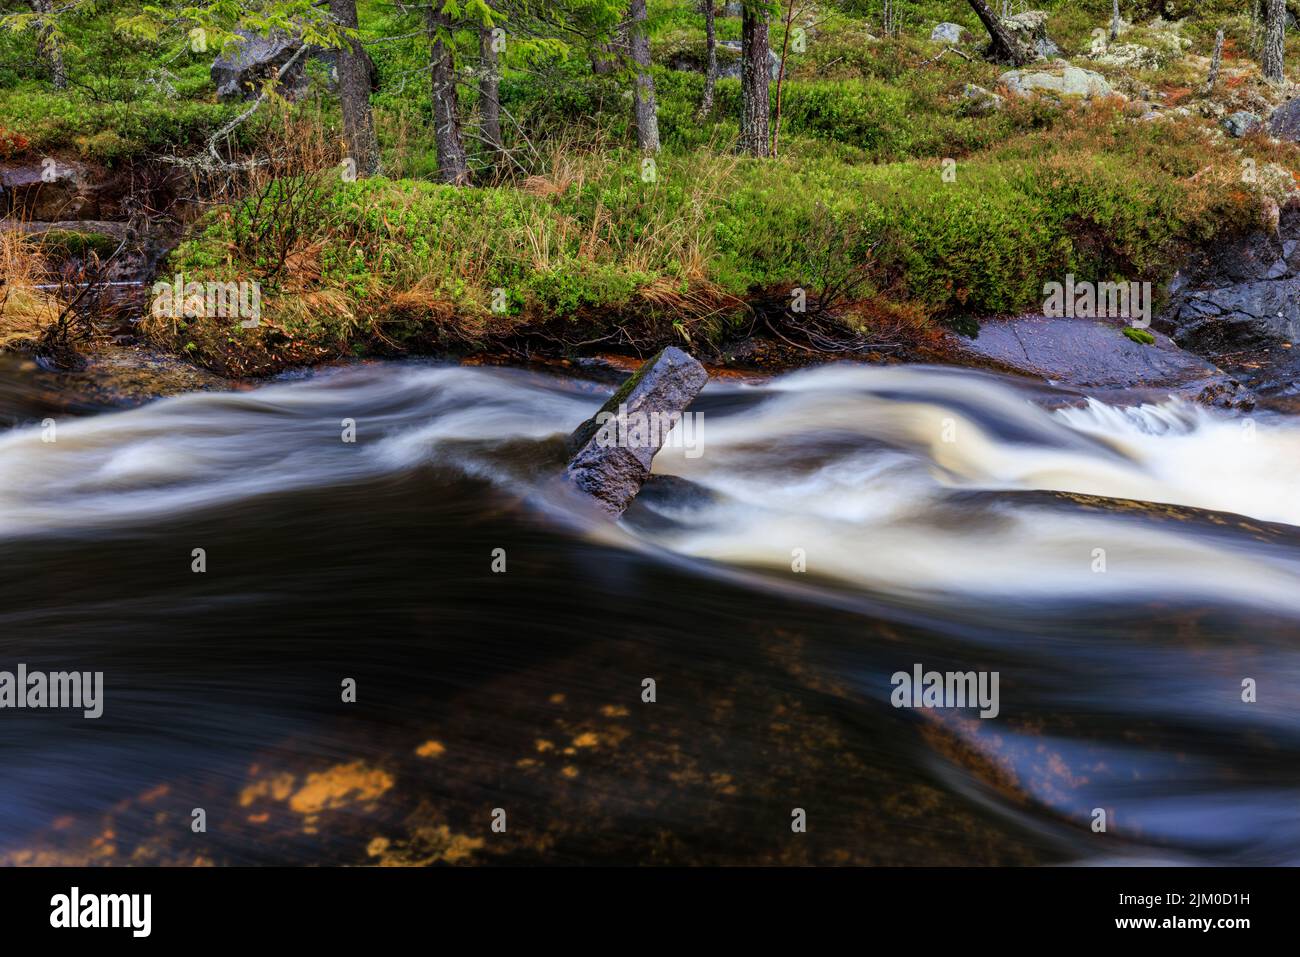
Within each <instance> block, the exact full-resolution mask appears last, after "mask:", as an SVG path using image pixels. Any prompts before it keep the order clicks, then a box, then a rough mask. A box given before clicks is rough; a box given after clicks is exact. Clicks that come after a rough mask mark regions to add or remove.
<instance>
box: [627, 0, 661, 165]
mask: <svg viewBox="0 0 1300 957" xmlns="http://www.w3.org/2000/svg"><path fill="white" fill-rule="evenodd" d="M645 2H646V0H632V3H631V5H630V6H629V7H628V11H627V19H628V23H629V24H630V30H629V33H630V39H631V47H632V62H633V63H635V64H636V89H635V92H634V93H633V102H634V106H635V109H636V144H637V146H639V147H640V148H641V152H643V153H658V152H659V109H658V107H657V106H656V105H655V78H654V74H653V73H651V72H650V36H649V34H648V33H647V32H646V27H645Z"/></svg>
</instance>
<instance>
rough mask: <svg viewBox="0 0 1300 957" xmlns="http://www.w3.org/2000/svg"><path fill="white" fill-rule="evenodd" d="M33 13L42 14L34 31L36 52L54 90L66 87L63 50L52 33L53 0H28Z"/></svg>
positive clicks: (66, 72)
mask: <svg viewBox="0 0 1300 957" xmlns="http://www.w3.org/2000/svg"><path fill="white" fill-rule="evenodd" d="M28 2H29V3H30V5H31V8H32V10H33V11H34V12H35V13H39V14H43V16H42V17H41V20H40V26H39V27H37V31H36V52H37V53H38V54H39V55H40V57H41V59H42V60H44V61H45V71H46V73H48V74H49V77H50V83H52V84H53V85H54V88H55V89H56V90H66V89H67V88H68V71H67V68H66V67H65V66H64V65H63V51H62V50H60V49H59V38H58V37H57V36H55V34H54V0H28Z"/></svg>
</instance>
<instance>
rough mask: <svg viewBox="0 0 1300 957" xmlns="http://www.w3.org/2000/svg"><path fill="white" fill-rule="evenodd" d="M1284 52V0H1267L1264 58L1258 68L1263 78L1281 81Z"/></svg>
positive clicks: (1276, 81)
mask: <svg viewBox="0 0 1300 957" xmlns="http://www.w3.org/2000/svg"><path fill="white" fill-rule="evenodd" d="M1285 52H1286V0H1268V11H1267V14H1266V16H1265V19H1264V58H1263V63H1262V64H1261V65H1260V68H1261V70H1262V72H1263V74H1264V79H1266V80H1268V81H1269V82H1270V83H1281V82H1282V80H1283V79H1285V76H1286V74H1285V70H1284V68H1283V62H1282V61H1283V56H1284V54H1285Z"/></svg>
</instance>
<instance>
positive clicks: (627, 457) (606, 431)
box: [565, 346, 709, 516]
mask: <svg viewBox="0 0 1300 957" xmlns="http://www.w3.org/2000/svg"><path fill="white" fill-rule="evenodd" d="M708 381H709V374H708V373H707V372H706V371H705V370H704V366H702V365H700V363H699V362H697V361H696V360H695V359H694V358H692V357H691V356H689V355H687V354H686V353H685V352H683V351H682V350H681V349H678V348H676V347H674V346H669V347H668V348H667V349H664V350H663V351H662V352H660V353H659V354H658V355H656V356H654V357H653V358H652V359H650V360H648V361H647V362H646V363H645V364H644V365H642V366H641V368H640V369H639V370H637V372H636V373H635V374H634V375H633V376H632V377H631V378H630V379H628V380H627V382H625V383H623V387H622V388H620V389H619V390H618V391H617V392H615V393H614V395H613V396H612V397H611V398H610V400H609V401H608V402H606V403H605V404H604V405H603V406H601V408H600V411H598V412H597V413H596V414H595V415H594V416H592V417H591V418H590V419H588V420H587V421H586V422H584V423H582V425H580V426H578V428H577V429H576V430H575V431H574V433H573V435H572V436H570V438H569V448H570V450H571V451H572V453H573V458H572V459H571V460H570V461H569V466H568V470H567V472H566V474H565V477H566V479H567V480H568V481H569V482H570V483H571V484H572V485H574V486H576V487H577V488H579V489H581V490H582V491H583V492H585V493H586V494H588V495H590V496H591V497H592V498H593V499H595V500H596V501H597V502H598V503H599V504H600V505H601V507H602V508H604V509H605V510H606V511H607V512H609V513H610V514H611V515H614V516H618V515H622V514H623V511H624V510H625V509H626V508H627V507H628V506H629V505H630V504H632V499H633V498H635V497H636V493H637V492H639V491H640V490H641V486H642V485H643V484H644V483H645V481H646V479H647V478H649V476H650V466H651V464H652V462H653V461H654V457H655V453H657V452H658V451H659V450H660V449H661V448H662V447H663V444H664V441H665V440H666V439H667V438H668V433H669V432H670V431H672V427H673V425H674V424H675V423H677V422H680V421H681V419H682V416H683V414H684V413H685V412H686V408H687V406H689V405H690V404H691V402H692V401H693V400H694V399H695V397H696V396H697V395H699V393H700V390H701V389H703V388H704V386H705V383H707V382H708Z"/></svg>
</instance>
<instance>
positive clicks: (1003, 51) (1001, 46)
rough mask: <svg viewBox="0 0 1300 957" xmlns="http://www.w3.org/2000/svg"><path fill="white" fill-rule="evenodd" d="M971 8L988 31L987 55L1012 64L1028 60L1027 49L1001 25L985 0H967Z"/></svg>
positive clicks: (1000, 61)
mask: <svg viewBox="0 0 1300 957" xmlns="http://www.w3.org/2000/svg"><path fill="white" fill-rule="evenodd" d="M968 2H969V3H970V6H971V9H972V10H974V11H975V15H976V16H977V17H979V18H980V23H982V24H984V29H985V30H987V31H988V32H989V41H990V42H989V50H988V56H989V58H990V59H992V60H996V61H997V62H998V63H1009V64H1011V65H1012V66H1024V65H1025V64H1026V63H1028V62H1029V61H1030V55H1029V51H1028V50H1026V49H1025V48H1024V47H1023V46H1021V44H1020V41H1019V40H1017V39H1016V38H1015V36H1014V35H1013V34H1012V33H1011V31H1010V30H1008V29H1007V28H1006V27H1005V26H1003V25H1002V21H1001V20H999V19H998V15H997V14H996V13H994V12H993V11H992V10H990V9H989V5H988V4H987V3H986V2H985V0H968Z"/></svg>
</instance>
